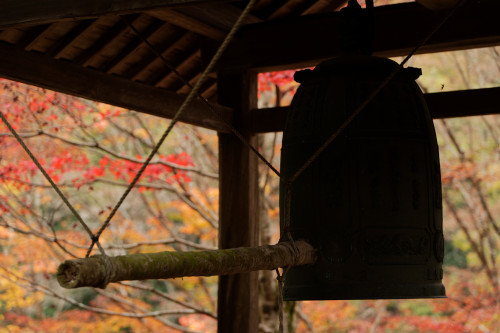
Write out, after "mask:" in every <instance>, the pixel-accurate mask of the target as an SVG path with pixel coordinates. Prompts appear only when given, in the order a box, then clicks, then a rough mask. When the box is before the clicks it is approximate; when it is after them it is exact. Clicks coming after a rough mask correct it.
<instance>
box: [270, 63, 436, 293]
mask: <svg viewBox="0 0 500 333" xmlns="http://www.w3.org/2000/svg"><path fill="white" fill-rule="evenodd" d="M397 66H398V65H397V64H396V63H395V62H393V61H392V60H389V59H385V58H378V57H373V56H355V57H345V58H337V59H332V60H329V61H326V62H323V63H321V64H320V65H318V66H317V67H316V68H315V69H314V70H313V71H311V70H306V71H300V72H297V73H296V75H295V79H296V80H297V81H298V82H300V83H302V84H301V86H300V87H299V89H298V91H297V94H296V96H295V97H294V99H293V101H292V105H291V112H290V114H289V116H288V119H287V124H286V128H285V131H284V133H283V148H282V153H281V174H282V176H283V177H284V178H285V179H289V178H290V177H292V175H293V174H294V173H295V172H296V171H297V170H298V169H299V168H300V167H301V166H302V165H303V164H304V163H305V162H306V160H308V159H309V158H310V156H311V155H312V154H313V153H314V152H315V151H316V150H317V149H318V148H319V147H320V146H321V145H322V144H323V143H324V142H325V141H326V140H327V138H328V137H330V136H331V135H332V133H334V132H335V131H336V130H337V129H338V128H339V127H340V126H341V124H342V123H344V121H345V120H346V119H347V117H348V116H349V115H350V114H351V113H352V112H354V110H355V109H356V108H357V107H358V106H360V105H361V104H362V103H363V102H364V101H365V100H366V99H367V98H368V96H369V95H370V94H371V93H372V92H373V91H374V90H375V89H376V88H377V87H378V86H379V85H380V83H381V82H382V81H383V80H384V79H385V78H386V77H388V76H389V75H390V74H391V73H392V72H393V71H394V70H395V69H396V68H397ZM420 73H421V72H420V70H419V69H416V68H406V69H401V70H400V71H399V72H398V74H397V75H396V76H395V77H394V78H393V79H392V80H391V81H390V83H389V84H388V85H387V86H386V87H385V88H384V89H383V90H382V91H381V92H380V93H379V94H378V95H377V97H375V99H374V100H373V101H372V102H370V104H369V105H368V106H367V107H366V108H365V109H364V110H363V111H361V113H360V114H359V115H358V116H357V117H356V118H355V119H354V120H353V122H352V123H351V124H350V125H349V126H348V127H347V128H345V130H344V131H343V132H342V133H341V135H340V136H339V137H337V138H336V139H335V140H334V141H333V143H331V144H330V145H329V146H328V148H327V149H326V150H325V151H323V153H322V154H321V155H320V156H319V157H318V158H317V159H316V160H315V161H314V162H313V163H312V164H311V165H310V166H309V167H308V168H307V169H306V170H305V171H304V172H303V173H302V174H301V175H300V176H299V177H298V178H297V179H296V180H295V181H294V182H293V184H292V185H291V205H290V232H291V235H292V237H293V239H295V240H298V239H304V240H307V241H309V242H310V243H311V244H312V245H313V246H314V247H315V248H316V249H317V250H318V260H317V262H316V263H315V264H314V265H310V266H302V267H294V268H291V269H290V270H289V271H288V273H287V275H286V279H285V288H284V299H285V300H320V299H323V300H334V299H378V298H435V297H446V295H445V288H444V286H443V284H442V282H441V280H442V276H443V270H442V262H443V255H444V239H443V227H442V225H443V222H442V220H443V218H442V202H441V201H442V197H441V175H440V169H439V153H438V146H437V142H436V135H435V132H434V126H433V123H432V119H431V117H430V115H429V111H428V110H427V106H426V104H425V101H424V98H423V95H422V92H421V91H420V89H419V88H418V86H417V84H416V83H415V79H416V78H417V77H418V76H420ZM285 192H286V191H285V188H284V185H283V183H282V184H281V187H280V208H281V209H280V211H281V221H282V230H283V227H284V226H283V214H284V213H283V211H284V205H285ZM282 239H283V240H286V233H283V236H282Z"/></svg>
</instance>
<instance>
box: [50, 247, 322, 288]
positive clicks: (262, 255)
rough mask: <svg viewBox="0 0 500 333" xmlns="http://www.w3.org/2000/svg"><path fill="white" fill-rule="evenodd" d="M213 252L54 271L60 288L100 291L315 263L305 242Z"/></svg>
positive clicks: (135, 257)
mask: <svg viewBox="0 0 500 333" xmlns="http://www.w3.org/2000/svg"><path fill="white" fill-rule="evenodd" d="M295 248H296V250H295V249H294V246H293V245H292V244H291V243H289V242H282V243H279V244H277V245H265V246H257V247H246V248H235V249H225V250H213V251H199V252H194V251H189V252H158V253H142V254H131V255H125V256H117V257H108V258H106V257H104V256H101V255H96V256H92V257H90V258H82V259H74V260H66V261H65V262H63V263H62V264H61V265H59V268H58V270H57V280H58V281H59V284H60V285H61V286H62V287H64V288H78V287H92V286H93V287H103V286H105V284H106V283H107V282H118V281H125V280H147V279H168V278H176V277H184V276H212V275H228V274H236V273H245V272H251V271H256V270H271V269H276V268H279V267H286V266H301V265H307V264H312V263H314V262H315V261H316V252H315V250H314V249H313V247H312V246H311V245H310V244H308V243H307V242H305V241H296V242H295Z"/></svg>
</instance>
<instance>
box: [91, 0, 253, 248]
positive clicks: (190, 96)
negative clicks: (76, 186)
mask: <svg viewBox="0 0 500 333" xmlns="http://www.w3.org/2000/svg"><path fill="white" fill-rule="evenodd" d="M255 2H256V0H250V2H248V4H247V6H246V7H245V9H244V10H243V12H242V13H241V15H240V17H239V18H238V19H237V20H236V22H235V24H234V25H233V27H232V28H231V30H230V31H229V33H228V34H227V36H226V38H225V39H224V41H223V42H222V44H221V45H220V46H219V49H218V50H217V52H216V53H215V55H214V56H213V57H212V60H210V63H209V64H208V66H207V67H206V68H205V70H204V71H203V73H202V75H201V77H200V79H199V80H198V81H197V82H196V84H195V85H194V87H193V88H192V89H191V91H190V92H189V94H188V95H187V97H186V99H184V102H183V103H182V104H181V106H180V107H179V109H178V110H177V112H176V114H175V115H174V117H173V118H172V121H171V122H170V124H169V126H168V127H167V129H166V130H165V132H164V133H163V135H162V136H161V138H160V140H159V141H158V142H157V144H156V145H155V147H154V148H153V150H152V151H151V153H150V154H149V156H148V157H147V159H146V160H145V161H144V163H143V164H142V166H141V168H140V169H139V171H138V172H137V174H136V175H135V177H134V179H132V181H131V182H130V184H129V186H128V187H127V189H126V190H125V192H124V193H123V195H122V196H121V197H120V199H119V200H118V202H117V203H116V205H115V206H114V207H113V210H112V211H111V212H110V214H109V215H108V217H107V218H106V220H105V221H104V223H103V225H102V226H101V228H100V229H99V231H98V232H97V233H96V240H98V239H99V237H100V236H101V234H102V232H103V231H104V230H105V229H106V227H107V226H108V225H109V223H110V222H111V219H112V218H113V216H114V215H115V214H116V212H117V211H118V208H120V206H121V205H122V203H123V202H124V201H125V198H126V197H127V196H128V194H129V193H130V192H131V191H132V189H133V188H134V186H135V184H136V183H137V181H138V180H139V178H140V177H141V176H142V174H143V173H144V171H145V170H146V167H147V166H148V165H149V162H151V160H152V159H153V157H154V155H156V153H157V152H158V150H159V149H160V146H161V145H162V144H163V142H164V141H165V139H166V138H167V136H168V135H169V134H170V132H171V131H172V129H173V128H174V126H175V124H176V123H177V122H178V121H179V118H180V116H181V114H182V113H183V112H184V110H185V109H186V106H187V105H188V104H189V103H190V102H191V100H192V99H193V98H194V97H195V96H196V95H197V93H198V91H199V89H200V88H201V85H202V84H203V83H204V81H205V79H206V78H207V76H208V74H209V73H210V72H212V70H213V68H214V66H215V64H216V63H217V61H218V60H219V58H220V57H221V56H222V53H223V52H224V51H225V50H226V48H227V46H228V45H229V43H230V42H231V40H232V39H233V37H234V35H235V34H236V31H237V30H238V29H239V28H240V27H241V25H242V24H243V20H244V19H245V18H246V16H247V15H248V14H249V12H250V8H251V7H252V6H253V4H254V3H255ZM162 58H163V57H162ZM94 244H95V240H94V239H93V240H92V244H91V245H90V247H89V249H88V251H87V254H86V256H85V257H88V256H89V255H90V253H91V252H92V248H93V247H94Z"/></svg>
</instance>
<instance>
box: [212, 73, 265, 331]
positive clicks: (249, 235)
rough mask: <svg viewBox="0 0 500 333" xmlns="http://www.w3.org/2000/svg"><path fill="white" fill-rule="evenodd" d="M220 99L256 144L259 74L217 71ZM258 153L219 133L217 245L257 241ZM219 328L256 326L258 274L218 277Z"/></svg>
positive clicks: (251, 244) (240, 128)
mask: <svg viewBox="0 0 500 333" xmlns="http://www.w3.org/2000/svg"><path fill="white" fill-rule="evenodd" d="M217 89H218V97H219V103H220V104H222V105H225V106H229V107H232V108H233V110H234V124H235V127H236V128H237V129H238V131H239V132H240V133H241V134H242V135H243V137H244V138H245V140H247V141H248V142H250V143H251V144H252V145H254V146H255V145H256V144H257V137H256V135H253V134H252V133H250V131H249V125H250V117H249V112H250V110H251V109H252V108H255V107H256V106H257V74H256V73H254V72H249V71H240V72H237V73H219V74H218V86H217ZM257 166H258V165H257V157H256V156H255V154H254V153H253V152H252V151H250V150H249V149H248V148H247V146H246V145H244V144H243V143H242V142H241V141H240V140H239V139H238V138H237V137H236V136H234V135H233V134H225V133H219V177H220V181H219V191H220V192H219V247H220V248H221V249H225V248H231V247H240V246H254V245H258V243H259V228H258V226H259V224H258V217H259V191H258V170H257ZM218 319H219V324H218V333H235V332H238V333H256V332H258V324H259V314H258V275H257V272H252V273H248V274H236V275H226V276H220V277H219V294H218Z"/></svg>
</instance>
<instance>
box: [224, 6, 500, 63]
mask: <svg viewBox="0 0 500 333" xmlns="http://www.w3.org/2000/svg"><path fill="white" fill-rule="evenodd" d="M499 12H500V1H498V0H482V1H469V2H468V3H467V4H466V5H464V6H462V7H460V8H458V9H457V11H456V12H455V13H454V14H453V16H452V17H451V18H450V19H449V20H448V21H447V22H446V24H444V25H443V26H442V27H441V29H440V30H439V31H438V32H437V33H436V34H435V35H434V37H433V38H431V40H429V41H428V42H427V43H426V44H425V45H424V46H422V47H421V48H420V50H419V51H418V53H432V52H441V51H451V50H461V49H469V48H479V47H487V46H492V45H500V24H499V23H498V13H499ZM444 15H446V12H432V11H429V10H427V9H425V8H424V7H422V6H420V5H418V4H417V3H403V4H398V5H389V6H380V7H376V8H375V10H374V21H375V24H374V33H375V40H374V43H373V44H374V50H375V55H380V56H386V57H395V56H405V55H407V54H408V53H409V52H410V51H411V50H412V49H413V48H414V47H415V46H416V45H419V44H420V43H422V41H423V40H424V39H425V38H426V37H427V36H428V35H429V34H430V32H431V31H433V30H434V29H435V28H436V26H437V25H438V24H439V23H440V22H441V21H442V19H443V17H444ZM339 27H340V14H339V13H327V14H317V15H305V16H301V17H293V18H289V19H282V20H275V21H268V22H264V23H259V24H254V25H248V26H246V27H243V29H242V30H241V32H240V33H239V35H238V38H237V40H236V41H235V42H233V44H232V45H231V46H230V47H229V48H228V50H227V51H226V53H225V55H224V57H223V58H222V59H221V60H220V62H219V67H220V68H221V69H230V68H241V67H249V68H255V69H257V70H260V71H265V70H282V69H291V68H301V67H307V66H313V65H316V64H317V63H318V62H320V61H322V60H324V59H328V58H332V57H335V56H339V55H340V54H341V47H340V34H339Z"/></svg>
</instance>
